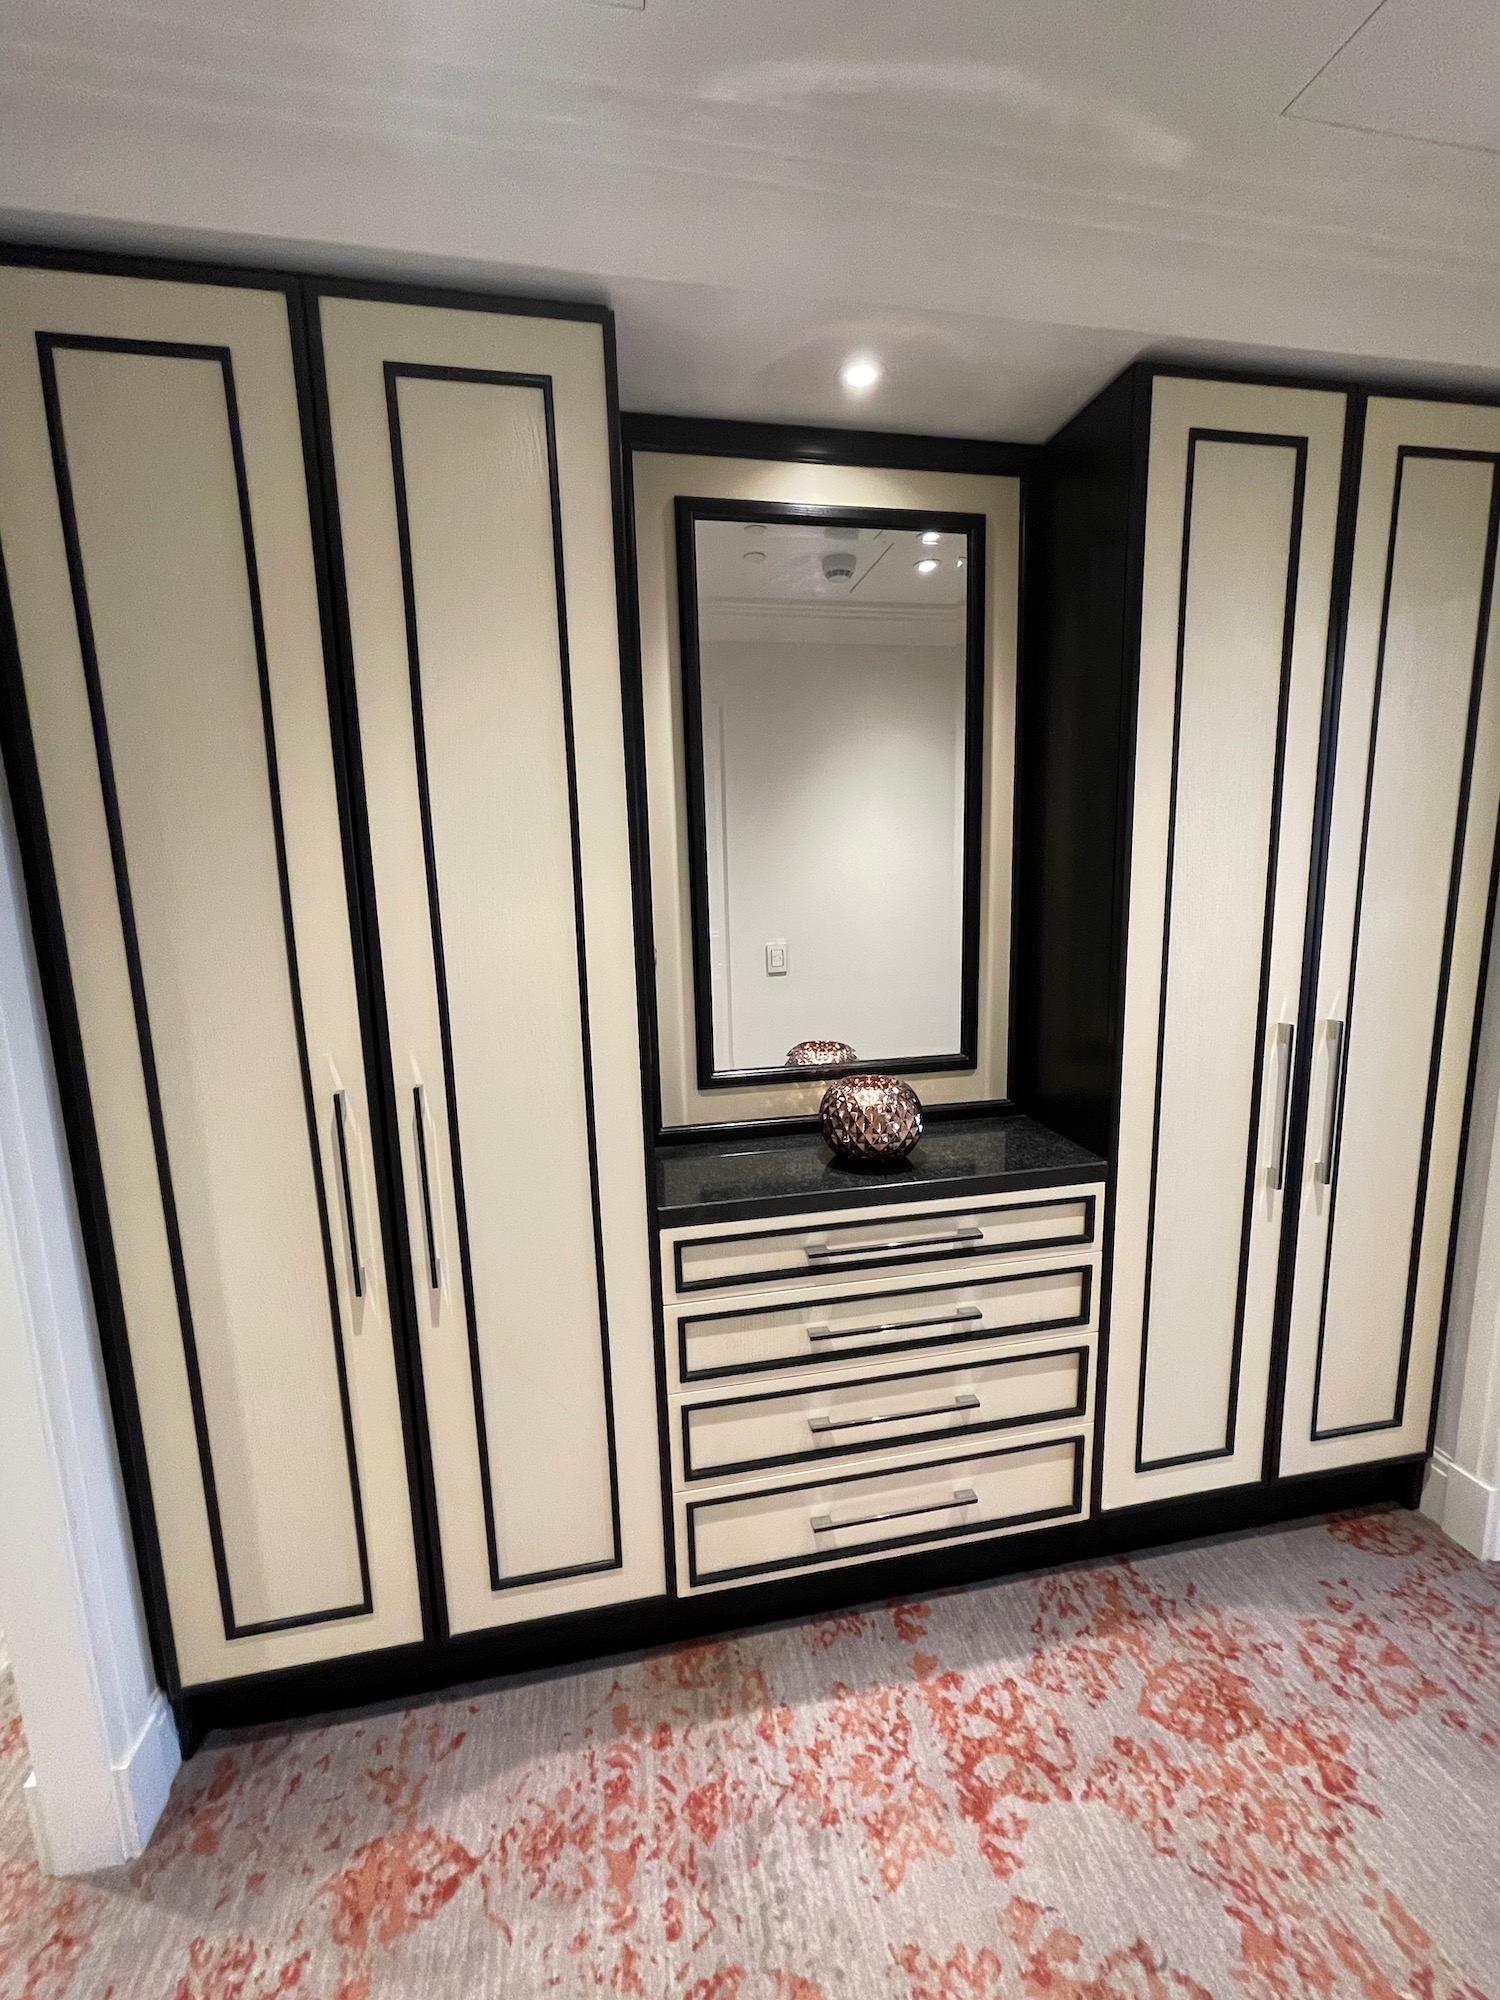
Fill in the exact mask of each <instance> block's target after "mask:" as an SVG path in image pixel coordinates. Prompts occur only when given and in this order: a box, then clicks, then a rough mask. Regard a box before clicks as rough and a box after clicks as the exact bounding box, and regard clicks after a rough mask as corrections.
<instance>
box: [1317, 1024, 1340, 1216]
mask: <svg viewBox="0 0 1500 2000" xmlns="http://www.w3.org/2000/svg"><path fill="white" fill-rule="evenodd" d="M1327 1026H1328V1043H1329V1046H1328V1109H1327V1111H1326V1112H1325V1113H1324V1116H1323V1153H1322V1157H1321V1159H1320V1160H1319V1161H1318V1164H1317V1166H1316V1167H1314V1169H1313V1174H1314V1177H1315V1179H1317V1180H1318V1181H1319V1182H1320V1183H1321V1184H1322V1185H1323V1186H1324V1187H1332V1185H1333V1148H1334V1143H1335V1141H1336V1140H1337V1137H1338V1122H1339V1091H1340V1089H1341V1088H1342V1086H1343V1081H1344V1035H1345V1024H1344V1023H1343V1022H1342V1021H1330V1022H1329V1023H1328V1024H1327Z"/></svg>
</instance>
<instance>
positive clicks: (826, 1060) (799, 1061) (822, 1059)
mask: <svg viewBox="0 0 1500 2000" xmlns="http://www.w3.org/2000/svg"><path fill="white" fill-rule="evenodd" d="M858 1061H859V1057H858V1056H857V1055H856V1054H855V1053H854V1051H853V1049H851V1048H850V1046H849V1044H848V1043H847V1042H827V1041H824V1042H798V1044H797V1046H796V1048H794V1049H788V1050H787V1052H786V1066H787V1068H788V1069H842V1068H843V1066H844V1064H845V1063H852V1062H858Z"/></svg>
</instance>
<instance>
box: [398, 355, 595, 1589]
mask: <svg viewBox="0 0 1500 2000" xmlns="http://www.w3.org/2000/svg"><path fill="white" fill-rule="evenodd" d="M403 380H412V381H422V382H454V383H461V384H465V385H474V386H480V387H489V388H501V389H522V390H527V391H531V392H533V393H536V394H539V395H540V396H541V399H542V410H543V422H544V426H545V432H546V439H547V481H548V497H549V505H550V509H551V530H552V556H553V578H554V588H555V592H556V601H555V607H554V608H555V614H556V620H557V645H558V669H559V678H560V682H561V691H562V721H563V752H564V762H565V766H566V771H567V788H568V835H569V844H570V852H571V857H572V869H573V923H574V938H575V949H576V954H577V977H578V1010H579V1031H580V1032H579V1040H580V1054H581V1059H582V1066H583V1100H584V1122H585V1127H586V1132H587V1140H588V1158H589V1200H590V1208H591V1214H592V1221H593V1235H594V1277H595V1286H596V1296H597V1300H598V1319H599V1329H598V1330H599V1350H600V1364H601V1381H602V1386H603V1392H604V1418H605V1437H606V1444H607V1450H608V1458H609V1501H610V1531H611V1536H612V1554H611V1555H610V1556H609V1557H608V1558H601V1559H599V1560H597V1561H591V1562H586V1563H570V1564H564V1565H560V1566H558V1567H556V1568H553V1569H547V1570H533V1571H527V1572H525V1573H524V1574H522V1575H519V1576H505V1575H502V1573H501V1567H500V1553H499V1543H498V1538H497V1533H496V1525H495V1501H494V1491H493V1477H492V1473H491V1465H490V1452H489V1425H488V1422H487V1418H486V1412H485V1400H484V1381H483V1369H482V1357H481V1353H480V1343H479V1325H478V1308H477V1305H476V1302H475V1297H474V1279H473V1260H472V1256H471V1250H470V1237H469V1215H468V1201H467V1198H466V1195H465V1189H464V1174H463V1157H462V1148H461V1140H460V1132H459V1116H458V1079H457V1076H456V1074H455V1071H454V1062H453V1039H452V1032H451V1028H450V1023H449V1011H448V979H447V972H446V965H445V957H444V949H443V930H442V913H441V899H440V895H439V882H438V861H437V849H436V845H435V841H434V836H433V826H432V800H431V792H430V786H429V775H428V763H427V732H426V723H425V720H424V713H423V702H422V669H421V649H420V643H419V632H418V616H417V598H416V581H415V576H414V573H413V567H412V548H411V520H410V513H409V509H408V502H407V490H406V462H405V452H404V446H403V441H402V435H401V410H400V397H399V384H400V383H401V382H402V381H403ZM384 388H385V407H386V420H387V426H388V432H389V441H390V453H391V475H392V483H393V489H394V494H395V506H396V534H397V541H398V544H399V548H400V558H401V591H402V602H403V608H404V612H405V620H406V652H407V669H408V674H409V678H410V690H411V716H412V738H413V748H414V756H415V763H416V772H417V795H418V800H419V804H420V809H421V816H422V850H423V862H424V865H425V873H426V882H427V904H428V918H429V923H430V927H431V942H432V956H433V970H434V974H435V978H436V984H437V1002H438V1024H439V1032H440V1035H441V1039H442V1049H443V1089H444V1096H445V1100H446V1105H447V1112H448V1146H449V1161H450V1170H451V1172H452V1175H453V1193H454V1212H455V1213H454V1219H455V1223H456V1226H457V1230H458V1243H459V1258H460V1263H461V1267H462V1271H463V1280H464V1307H465V1319H466V1324H467V1333H468V1346H469V1368H470V1383H471V1388H472V1394H473V1401H474V1424H475V1431H476V1439H477V1445H478V1453H479V1475H480V1489H481V1493H482V1497H483V1503H484V1532H485V1549H486V1553H487V1556H488V1559H489V1572H490V1589H491V1590H492V1591H494V1592H495V1593H497V1594H498V1593H499V1592H501V1591H506V1590H520V1589H523V1588H525V1587H527V1586H529V1585H532V1584H539V1583H557V1582H561V1581H562V1580H563V1579H565V1578H568V1577H579V1576H589V1575H593V1574H595V1573H597V1572H600V1571H604V1570H611V1569H618V1568H619V1567H620V1566H621V1564H622V1562H623V1560H624V1554H623V1539H622V1534H621V1525H620V1480H619V1467H618V1459H617V1453H616V1445H615V1412H614V1384H613V1378H612V1372H611V1362H610V1343H609V1306H608V1294H607V1291H606V1286H605V1268H604V1229H603V1221H602V1217H601V1213H600V1199H599V1159H598V1146H597V1139H596V1132H595V1117H594V1078H593V1052H592V1045H591V1035H590V1024H589V994H588V953H587V942H586V938H585V932H584V909H583V860H582V847H581V839H580V832H579V822H578V778H577V768H576V759H575V751H574V731H573V692H572V679H571V674H570V668H569V651H568V611H567V581H566V576H565V571H564V560H563V556H564V551H563V527H562V499H561V492H560V487H559V480H558V466H557V430H556V420H555V412H554V409H553V397H552V378H551V376H550V375H530V374H518V373H515V372H513V371H510V370H505V369H493V368H458V367H451V366H447V365H443V364H439V363H428V362H408V361H392V360H387V361H386V362H385V363H384Z"/></svg>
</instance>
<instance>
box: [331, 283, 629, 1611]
mask: <svg viewBox="0 0 1500 2000" xmlns="http://www.w3.org/2000/svg"><path fill="white" fill-rule="evenodd" d="M320 314H321V324H322V343H323V354H324V362H325V367H326V371H327V396H328V410H329V425H330V433H331V440H332V454H333V465H334V471H335V474H336V484H337V492H338V501H339V508H340V513H341V519H342V538H343V560H344V570H345V576H346V581H347V591H348V616H349V628H350V635H351V642H352V649H353V661H354V674H355V681H356V685H357V690H358V701H359V716H360V730H361V736H362V742H363V759H364V772H365V785H366V792H367V797H368V810H369V824H370V837H371V844H372V851H373V860H374V872H375V883H376V902H377V909H378V916H379V925H380V939H381V954H382V961H383V969H384V989H385V994H386V1002H387V1007H388V1011H389V1021H390V1053H391V1062H392V1065H393V1070H394V1081H395V1094H396V1103H397V1106H398V1110H399V1129H400V1147H401V1163H402V1168H403V1173H404V1179H405V1190H406V1208H407V1227H408V1230H409V1233H410V1243H411V1263H412V1269H413V1272H414V1277H415V1288H416V1310H417V1317H418V1323H419V1328H420V1343H421V1365H422V1374H423V1378H424V1382H425V1396H426V1409H427V1420H428V1425H429V1430H430V1436H431V1457H432V1467H433V1478H434V1482H435V1486H436V1495H437V1513H438V1526H439V1531H440V1538H441V1545H442V1571H443V1583H444V1590H445V1595H446V1616H447V1624H448V1629H449V1630H451V1631H454V1632H469V1631H475V1630H479V1629H483V1628H485V1627H491V1626H498V1625H504V1624H508V1623H512V1622H515V1621H517V1620H521V1619H534V1618H539V1617H544V1616H547V1615H550V1614H552V1613H556V1612H563V1611H573V1610H578V1609H581V1608H584V1607H587V1606H597V1605H601V1604H607V1603H611V1602H616V1601H620V1600H623V1599H627V1598H638V1597H644V1596H649V1595H652V1594H655V1593H658V1592H660V1591H661V1590H662V1588H663V1557H662V1535H661V1511H660V1510H661V1493H660V1475H659V1471H658V1454H657V1439H656V1406H655V1386H654V1385H655V1376H654V1362H653V1354H652V1319H651V1295H650V1282H649V1263H648V1252H647V1233H646V1203H645V1179H644V1149H643V1135H642V1116H641V1053H640V1043H639V1029H638V1019H637V1006H636V984H635V955H634V951H635V948H634V935H633V914H632V904H631V885H630V862H629V854H630V847H629V838H628V827H627V818H626V794H625V762H624V739H623V721H622V710H621V686H620V661H619V637H618V625H617V612H616V598H615V564H614V527H615V517H614V495H613V489H612V481H611V462H610V438H609V423H608V413H607V405H606V391H605V344H604V329H603V328H602V327H601V326H600V325H599V324H598V323H597V321H594V320H589V319H572V320H570V319H566V318H552V319H549V318H545V317H540V316H537V317H524V316H520V315H516V314H506V313H503V312H484V311H477V312H476V311H460V310H448V309H443V308H437V307H433V306H417V305H398V304H385V303H377V302H374V301H370V300H366V299H359V298H346V297H338V296H325V297H324V298H322V299H321V301H320Z"/></svg>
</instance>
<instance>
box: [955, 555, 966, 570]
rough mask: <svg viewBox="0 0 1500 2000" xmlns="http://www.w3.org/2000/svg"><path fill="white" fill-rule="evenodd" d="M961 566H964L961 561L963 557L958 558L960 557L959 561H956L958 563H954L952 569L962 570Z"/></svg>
mask: <svg viewBox="0 0 1500 2000" xmlns="http://www.w3.org/2000/svg"><path fill="white" fill-rule="evenodd" d="M963 566H964V559H963V557H962V556H960V557H959V559H958V561H957V562H956V563H955V564H954V565H953V567H954V568H955V569H962V568H963Z"/></svg>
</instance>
